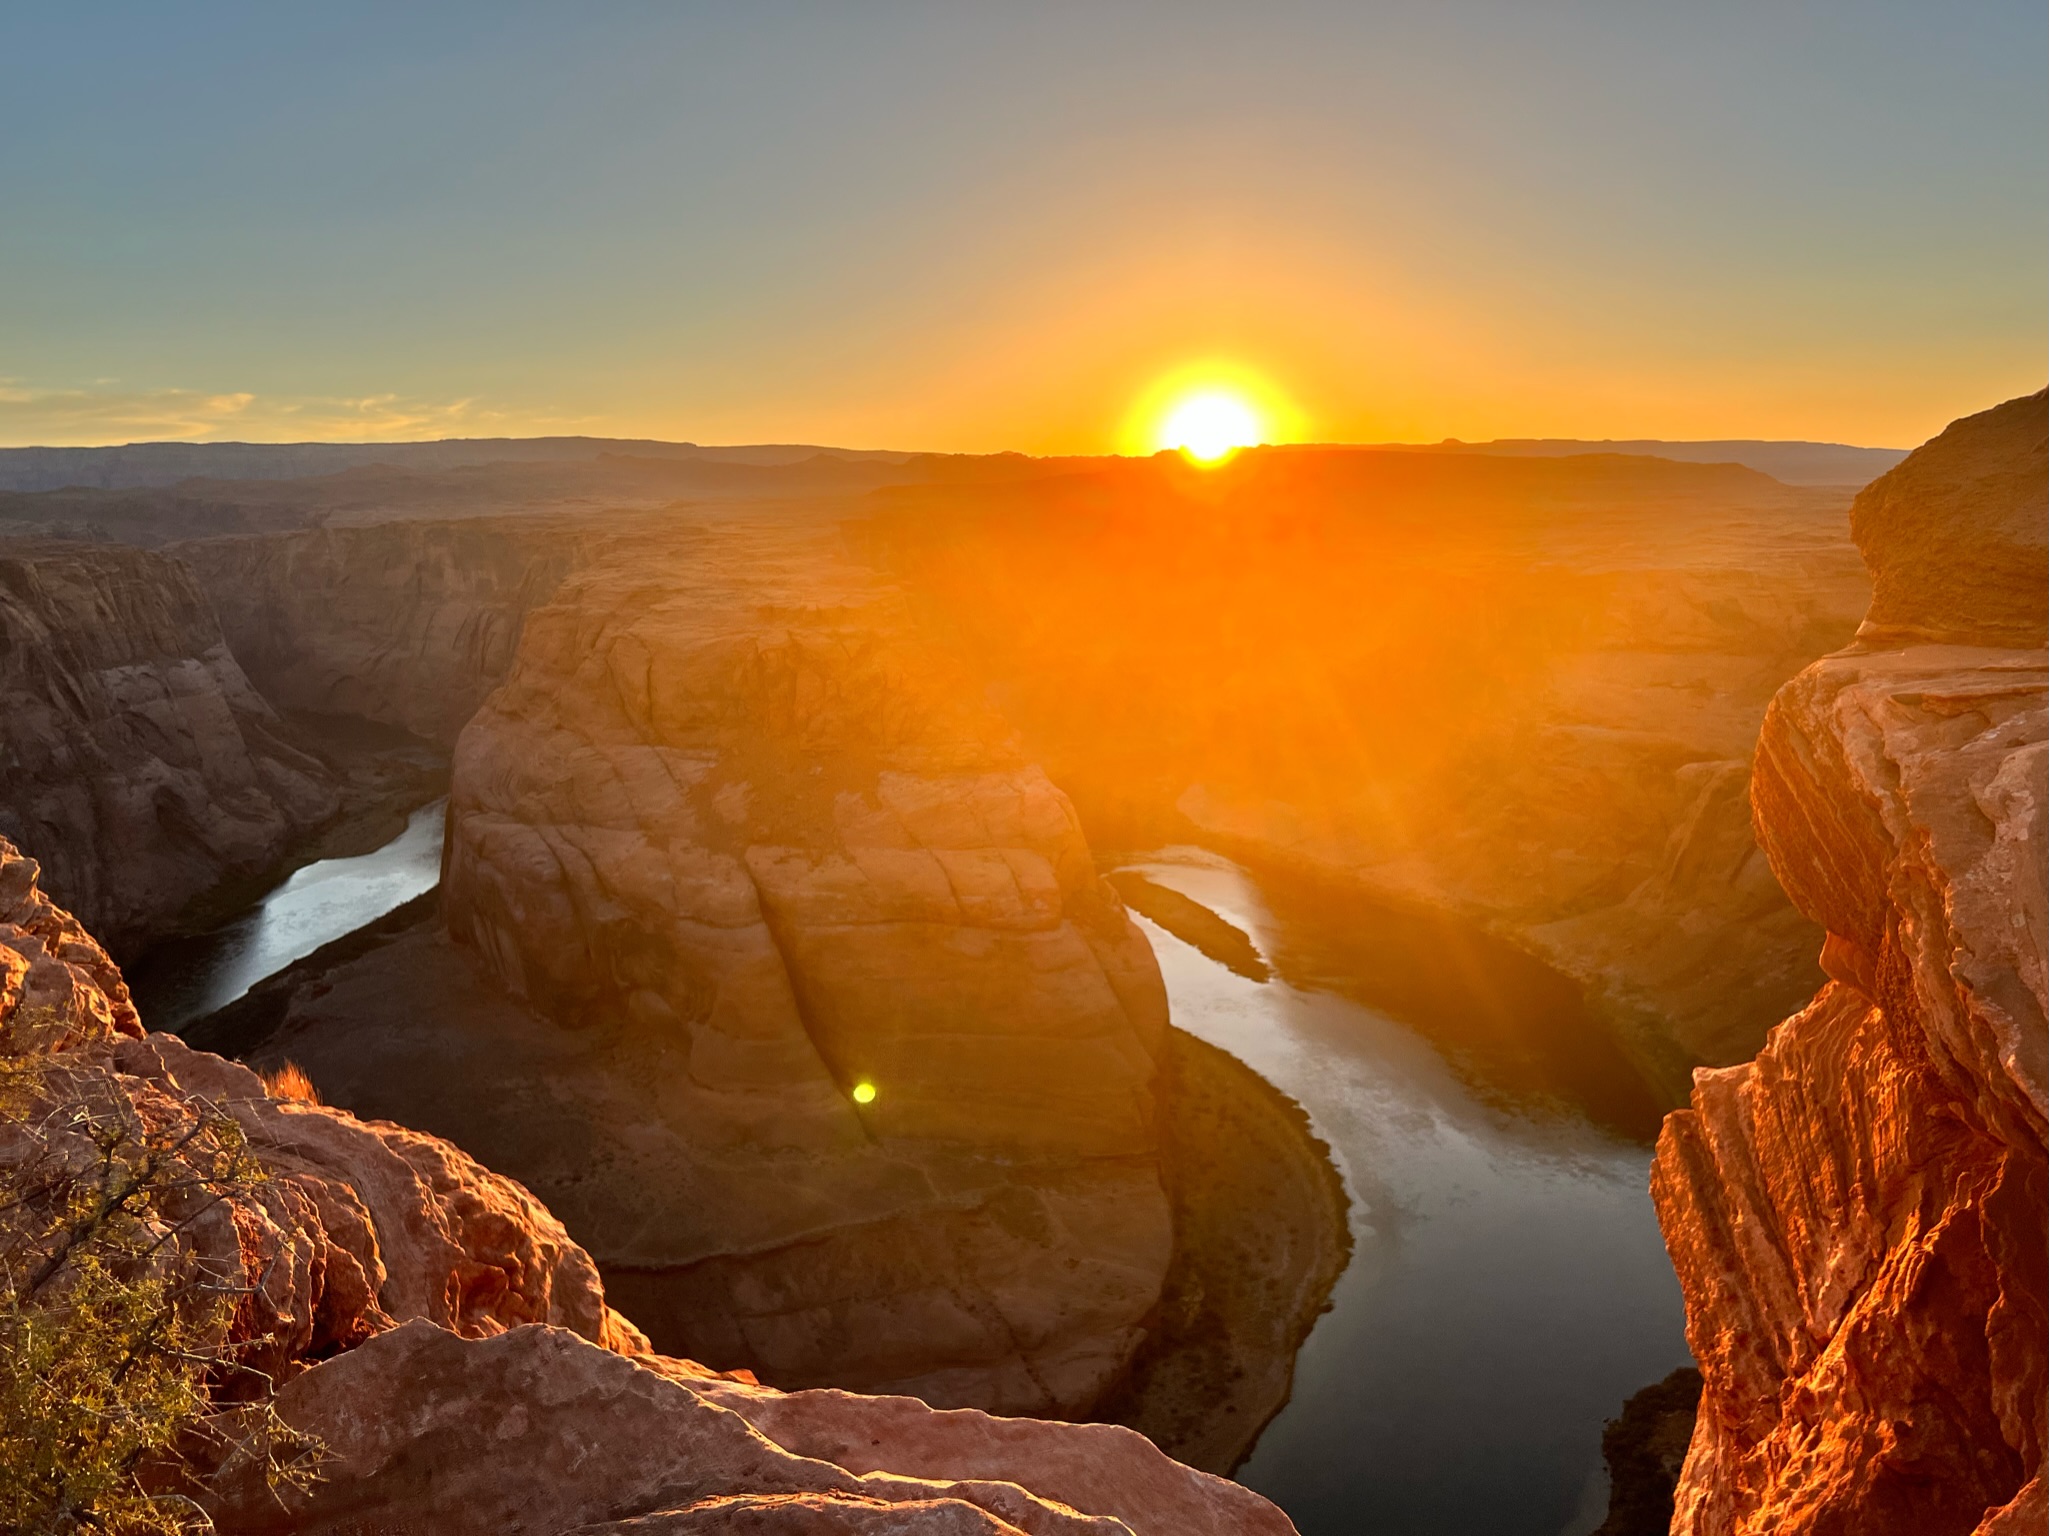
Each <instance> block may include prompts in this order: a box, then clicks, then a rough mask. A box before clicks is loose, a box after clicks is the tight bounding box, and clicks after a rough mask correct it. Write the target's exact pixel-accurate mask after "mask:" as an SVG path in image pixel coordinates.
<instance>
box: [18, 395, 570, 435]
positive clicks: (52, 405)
mask: <svg viewBox="0 0 2049 1536" xmlns="http://www.w3.org/2000/svg"><path fill="white" fill-rule="evenodd" d="M107 382H108V383H112V382H114V381H107ZM96 383H97V381H96ZM588 424H589V423H588V421H587V420H586V419H584V418H571V419H565V418H554V417H537V416H533V415H528V414H520V415H514V414H513V413H510V412H505V411H495V410H490V409H487V408H483V407H481V406H480V405H479V404H478V402H477V400H476V399H475V397H473V396H472V397H466V398H464V399H460V400H419V399H412V398H409V397H407V396H404V395H399V394H380V395H363V396H358V397H354V398H350V397H345V396H267V395H257V394H252V393H250V392H248V391H246V390H240V391H234V392H230V393H209V392H206V391H203V390H196V389H152V390H122V389H118V388H102V387H95V388H88V389H76V388H72V389H50V388H37V387H34V386H32V385H28V384H25V383H24V382H23V381H21V380H20V379H0V443H5V444H12V445H22V446H27V445H35V446H43V447H78V446H88V445H93V444H100V443H124V442H126V443H133V442H195V443H204V442H223V441H242V442H396V441H404V440H409V439H419V438H434V437H479V436H498V435H510V434H526V433H539V432H560V431H564V430H575V429H577V428H579V427H584V426H587V425H588Z"/></svg>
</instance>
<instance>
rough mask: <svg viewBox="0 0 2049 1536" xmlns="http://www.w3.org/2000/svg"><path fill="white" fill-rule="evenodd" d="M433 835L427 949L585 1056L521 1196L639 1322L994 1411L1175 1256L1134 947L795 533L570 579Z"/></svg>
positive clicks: (534, 629) (1142, 976) (1031, 778)
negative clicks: (435, 868)
mask: <svg viewBox="0 0 2049 1536" xmlns="http://www.w3.org/2000/svg"><path fill="white" fill-rule="evenodd" d="M449 829H450V830H449V847H448V853H447V860H446V866H445V880H444V901H445V910H446V915H447V922H448V928H449V931H450V933H451V934H452V935H453V936H454V937H455V938H456V939H457V940H458V941H459V942H461V943H463V944H465V945H468V946H471V947H472V948H473V949H474V950H475V952H476V953H477V954H478V955H479V956H480V957H482V958H483V960H484V961H485V963H486V964H487V965H488V966H489V967H490V968H491V969H492V970H493V971H494V972H495V974H496V975H497V977H498V978H499V979H500V981H501V982H502V983H503V984H504V985H506V986H507V987H509V988H510V989H511V990H512V991H513V992H514V993H516V994H517V995H518V996H520V997H522V998H524V999H526V1000H527V1001H528V1002H530V1003H531V1004H532V1005H533V1006H534V1007H535V1008H536V1009H537V1010H538V1011H539V1012H540V1013H541V1014H542V1015H544V1016H546V1017H547V1018H548V1019H550V1020H552V1021H554V1023H555V1026H556V1027H557V1028H560V1027H561V1026H568V1027H569V1028H570V1029H571V1030H574V1031H578V1032H581V1033H582V1035H583V1036H584V1038H585V1039H586V1040H587V1041H589V1042H590V1044H589V1045H588V1046H587V1047H586V1048H584V1049H582V1050H581V1051H578V1052H577V1053H576V1055H577V1057H578V1060H577V1062H576V1065H575V1066H574V1067H573V1068H572V1069H571V1070H568V1071H563V1072H558V1073H556V1074H554V1075H553V1077H552V1079H551V1081H552V1083H553V1085H554V1086H553V1092H554V1093H555V1095H556V1096H557V1097H558V1099H567V1100H570V1101H573V1102H575V1103H577V1104H579V1105H581V1106H583V1108H582V1109H581V1110H580V1111H579V1112H578V1118H579V1119H580V1120H582V1121H583V1122H584V1123H586V1124H587V1125H588V1126H589V1127H590V1128H591V1130H590V1135H591V1154H590V1155H589V1156H588V1157H587V1158H586V1159H585V1162H586V1164H587V1165H588V1166H589V1168H590V1170H591V1171H589V1172H588V1174H587V1176H585V1177H583V1178H582V1179H580V1181H579V1182H578V1183H577V1184H576V1185H574V1186H572V1187H567V1188H561V1189H558V1190H556V1191H553V1192H552V1195H553V1198H555V1199H557V1200H558V1202H559V1204H560V1208H561V1210H562V1213H563V1214H564V1216H565V1218H566V1219H568V1220H569V1221H570V1223H571V1225H572V1227H573V1228H574V1229H575V1230H576V1231H578V1232H579V1233H580V1234H582V1235H583V1236H584V1237H585V1240H586V1242H587V1243H588V1245H589V1246H590V1247H591V1248H592V1250H593V1252H595V1253H596V1254H597V1256H598V1259H599V1261H600V1263H601V1264H603V1265H604V1266H605V1268H606V1270H607V1272H608V1273H611V1274H613V1275H614V1276H615V1277H616V1280H617V1283H618V1284H620V1285H622V1286H626V1287H627V1288H628V1294H630V1295H631V1296H632V1305H633V1307H634V1309H635V1310H636V1311H637V1312H639V1313H640V1314H641V1315H642V1317H643V1318H644V1319H645V1320H646V1322H647V1326H648V1327H649V1328H650V1329H652V1330H653V1332H654V1335H655V1336H656V1337H657V1338H658V1339H660V1340H663V1341H665V1342H667V1343H669V1344H671V1345H672V1346H673V1347H676V1348H679V1349H683V1350H687V1351H688V1352H690V1353H693V1354H697V1355H700V1356H701V1357H703V1358H708V1359H712V1360H714V1361H716V1362H718V1363H721V1364H743V1363H744V1364H747V1365H749V1366H751V1367H753V1368H755V1369H757V1370H759V1371H761V1372H762V1374H763V1375H764V1376H765V1377H767V1378H768V1379H770V1380H774V1381H776V1382H777V1383H778V1384H780V1385H786V1386H801V1385H808V1384H825V1383H832V1384H836V1385H852V1386H859V1387H861V1388H863V1389H866V1390H878V1391H881V1390H893V1391H910V1392H915V1393H917V1394H918V1395H919V1396H922V1397H926V1398H928V1399H929V1400H932V1401H935V1402H940V1403H951V1404H964V1405H965V1404H972V1405H975V1406H980V1407H990V1408H998V1409H1001V1410H1003V1411H1009V1412H1035V1413H1053V1414H1060V1415H1080V1414H1085V1413H1086V1412H1088V1411H1089V1409H1090V1408H1091V1407H1092V1406H1093V1405H1094V1404H1095V1403H1096V1402H1097V1400H1098V1399H1099V1398H1100V1397H1101V1396H1102V1395H1103V1394H1104V1392H1105V1391H1106V1390H1107V1389H1108V1388H1109V1387H1110V1386H1111V1385H1112V1384H1113V1383H1114V1382H1115V1380H1116V1379H1117V1377H1118V1375H1119V1374H1120V1372H1121V1371H1122V1369H1123V1367H1124V1364H1125V1362H1126V1360H1127V1359H1128V1358H1129V1357H1130V1355H1131V1353H1132V1351H1133V1350H1134V1349H1135V1348H1136V1346H1137V1343H1138V1341H1139V1338H1140V1330H1141V1324H1142V1323H1143V1321H1144V1319H1145V1318H1146V1316H1147V1314H1148V1312H1149V1311H1150V1309H1151V1308H1152V1307H1153V1305H1154V1303H1155V1301H1156V1300H1157V1298H1158V1296H1159V1292H1160V1286H1161V1283H1162V1279H1163V1276H1164V1273H1165V1270H1166V1266H1167V1263H1168V1259H1169V1256H1170V1253H1171V1248H1172V1233H1171V1219H1170V1213H1169V1208H1168V1202H1167V1197H1166V1195H1165V1193H1164V1191H1163V1189H1162V1185H1161V1180H1160V1172H1159V1130H1158V1117H1159V1110H1158V1103H1157V1090H1156V1079H1157V1075H1158V1072H1159V1064H1160V1060H1161V1056H1162V1053H1163V1051H1164V1044H1165V1032H1166V1000H1165V994H1164V991H1163V989H1162V987H1161V984H1160V979H1159V974H1158V971H1157V968H1156V967H1155V965H1154V963H1153V959H1152V954H1151V951H1150V949H1149V948H1148V946H1147V944H1146V941H1145V939H1144V937H1143V935H1142V934H1141V933H1140V932H1139V931H1138V929H1137V928H1136V927H1135V926H1134V925H1133V924H1132V923H1131V922H1130V920H1129V919H1128V918H1127V916H1126V915H1125V912H1124V909H1123V906H1122V904H1121V903H1120V902H1119V901H1118V900H1117V898H1116V896H1115V894H1114V893H1113V892H1112V891H1111V890H1110V889H1109V888H1108V887H1107V886H1106V885H1104V884H1103V883H1102V882H1101V881H1100V880H1099V879H1098V877H1097V875H1096V873H1095V869H1094V865H1093V863H1092V861H1091V858H1090V855H1089V850H1088V847H1087V845H1086V843H1085V842H1084V841H1083V838H1082V835H1081V831H1080V828H1079V825H1078V823H1077V822H1076V819H1075V816H1074V812H1073V810H1072V808H1071V807H1070V806H1069V804H1068V802H1067V799H1066V797H1065V796H1064V795H1063V794H1061V792H1060V791H1059V790H1058V789H1056V788H1055V787H1054V786H1053V784H1052V783H1051V782H1050V781H1049V780H1048V779H1047V778H1046V776H1045V774H1044V773H1043V772H1042V771H1040V770H1039V769H1038V768H1037V767H1036V766H1035V765H1033V764H1031V763H1030V762H1028V761H1027V760H1025V759H1024V758H1023V757H1022V756H1021V755H1020V753H1019V752H1018V750H1017V747H1016V744H1015V742H1014V740H1013V739H1012V736H1011V733H1010V731H1009V728H1008V727H1007V725H1005V723H1004V722H1003V721H1002V720H1001V719H1000V718H999V717H997V716H996V715H994V714H993V713H992V712H991V711H989V709H988V708H987V707H986V705H984V704H983V703H982V702H981V701H980V697H979V692H978V690H977V689H976V688H975V687H974V685H973V684H972V683H971V682H970V681H969V680H968V679H966V678H963V677H961V676H958V675H956V674H955V673H954V672H953V671H952V670H951V669H950V668H949V666H948V665H947V664H946V663H945V662H944V660H943V658H942V657H940V656H939V655H938V654H936V653H935V652H933V651H932V650H931V649H930V648H929V647H926V646H924V645H923V644H921V643H920V641H919V640H918V638H917V636H916V634H915V631H914V628H913V626H912V625H911V623H910V622H909V617H908V614H907V611H906V609H905V605H904V599H903V596H902V594H901V593H899V592H897V591H895V590H894V589H891V588H888V587H886V586H878V585H877V584H876V583H875V582H874V581H873V579H872V578H871V577H870V576H869V575H868V574H867V573H866V572H864V571H862V570H860V569H859V568H858V567H857V566H855V565H853V564H852V563H851V562H849V561H847V560H846V559H845V558H844V557H843V555H841V554H840V552H839V549H838V545H837V541H836V538H835V537H834V536H833V535H832V534H831V533H830V532H828V531H804V530H791V529H788V528H778V527H772V526H771V527H758V528H749V527H746V526H741V525H735V526H729V527H726V528H724V529H722V530H719V531H717V532H715V533H713V532H707V533H704V534H703V535H702V536H701V537H698V538H696V539H694V540H693V541H692V542H690V543H689V544H688V545H687V546H686V547H684V548H682V549H680V550H669V551H666V552H664V551H659V550H655V549H652V548H650V549H647V550H644V551H642V552H640V553H639V554H638V555H637V556H636V557H635V558H627V559H622V558H616V557H615V558H612V559H608V560H606V561H603V562H600V563H598V564H596V565H594V566H592V567H590V568H589V569H587V570H586V571H584V572H582V573H580V574H579V575H578V576H576V577H574V578H573V579H572V580H571V581H570V582H569V583H567V584H566V585H565V586H564V588H563V589H562V590H561V592H560V593H559V594H558V597H557V600H556V601H555V602H553V603H551V604H549V605H548V606H546V607H544V608H542V609H539V610H537V611H536V612H534V613H533V614H531V615H530V616H529V618H528V621H527V630H526V635H525V638H524V640H523V642H522V645H521V649H520V655H519V661H518V663H517V665H516V667H515V668H514V670H513V673H512V675H511V676H510V677H509V679H508V680H507V682H506V684H505V686H504V687H503V688H502V689H500V690H499V692H497V693H496V694H495V695H493V696H492V698H491V699H490V700H489V701H488V702H487V703H486V705H485V706H484V708H483V709H482V710H481V711H480V712H479V714H478V715H477V717H476V719H475V720H474V721H472V722H471V724H470V726H469V727H468V728H467V730H465V732H464V734H463V737H462V740H461V742H460V744H459V746H458V750H457V758H456V769H455V787H454V793H453V798H452V801H451V805H450V813H449ZM536 1150H537V1151H538V1150H539V1149H536Z"/></svg>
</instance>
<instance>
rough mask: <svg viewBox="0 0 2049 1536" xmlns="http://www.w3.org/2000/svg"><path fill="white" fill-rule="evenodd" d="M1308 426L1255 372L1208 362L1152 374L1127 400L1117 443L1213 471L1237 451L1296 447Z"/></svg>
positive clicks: (1228, 361) (1227, 362) (1227, 361)
mask: <svg viewBox="0 0 2049 1536" xmlns="http://www.w3.org/2000/svg"><path fill="white" fill-rule="evenodd" d="M1306 425H1307V423H1306V421H1305V420H1304V418H1303V416H1302V413H1301V412H1300V411H1298V410H1297V409H1296V408H1295V406H1294V404H1293V402H1291V401H1290V400H1289V399H1288V397H1287V396H1286V395H1285V394H1283V393H1282V392H1281V391H1280V390H1279V389H1277V388H1275V387H1274V384H1273V382H1272V381H1271V380H1270V379H1268V378H1267V377H1266V376H1265V375H1264V374H1263V373H1261V372H1260V371H1259V370H1257V369H1255V368H1250V367H1247V366H1246V365H1245V364H1243V363H1241V362H1238V361H1237V360H1235V359H1232V358H1224V357H1208V358H1201V359H1196V360H1193V361H1190V362H1187V363H1184V364H1182V365H1181V366H1180V367H1178V368H1172V369H1169V370H1166V371H1164V372H1162V373H1159V374H1156V375H1155V376H1154V378H1153V381H1152V382H1151V383H1150V384H1148V385H1146V386H1145V387H1144V388H1143V389H1141V390H1140V391H1139V394H1138V397H1137V398H1136V399H1135V400H1133V401H1132V404H1131V410H1130V413H1129V414H1128V415H1127V416H1126V417H1125V418H1124V427H1123V430H1122V432H1121V433H1120V434H1119V443H1120V445H1121V448H1122V451H1123V452H1125V453H1130V454H1139V455H1147V454H1154V453H1160V452H1162V451H1169V452H1178V453H1180V454H1182V455H1184V456H1185V457H1186V458H1187V459H1188V460H1189V462H1191V463H1193V464H1197V465H1199V466H1201V467H1202V468H1204V469H1214V468H1215V467H1216V466H1217V465H1219V464H1222V463H1223V462H1224V461H1225V460H1227V459H1229V458H1230V457H1231V455H1232V454H1234V453H1236V452H1237V451H1238V450H1239V449H1241V448H1250V447H1253V446H1255V445H1256V444H1262V443H1295V442H1300V441H1301V440H1302V433H1303V430H1304V428H1305V426H1306Z"/></svg>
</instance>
